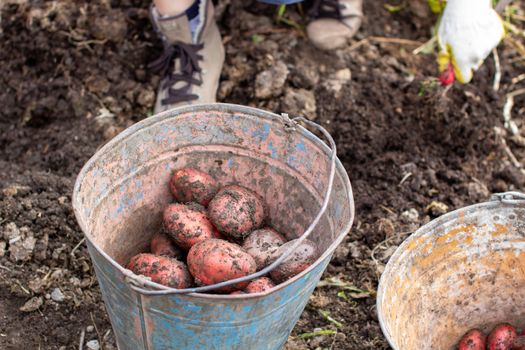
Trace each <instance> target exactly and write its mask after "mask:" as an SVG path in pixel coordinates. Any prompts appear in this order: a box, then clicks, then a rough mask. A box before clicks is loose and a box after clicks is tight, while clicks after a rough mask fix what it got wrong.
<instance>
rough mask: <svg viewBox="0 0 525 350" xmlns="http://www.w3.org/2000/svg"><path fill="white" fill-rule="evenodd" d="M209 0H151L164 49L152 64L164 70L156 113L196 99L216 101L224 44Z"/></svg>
mask: <svg viewBox="0 0 525 350" xmlns="http://www.w3.org/2000/svg"><path fill="white" fill-rule="evenodd" d="M213 15H214V8H213V4H212V2H211V0H154V1H153V6H152V8H151V19H152V22H153V26H154V28H155V30H156V31H157V33H158V34H159V35H160V37H161V38H162V39H163V42H164V52H163V53H162V56H161V57H159V59H158V60H156V61H155V62H152V64H151V67H152V68H153V69H155V70H157V71H159V72H163V73H164V74H165V76H164V78H163V79H162V81H161V84H160V87H159V90H158V93H157V102H156V104H155V110H154V112H155V113H159V112H163V111H165V110H168V109H171V108H174V107H178V106H181V105H188V104H195V103H212V102H215V99H216V94H217V89H218V85H219V78H220V75H221V70H222V65H223V63H224V47H223V45H222V40H221V35H220V33H219V29H218V28H217V24H216V23H215V20H214V16H213Z"/></svg>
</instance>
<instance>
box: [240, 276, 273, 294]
mask: <svg viewBox="0 0 525 350" xmlns="http://www.w3.org/2000/svg"><path fill="white" fill-rule="evenodd" d="M273 287H275V284H274V283H273V281H272V280H271V279H269V278H268V277H260V278H257V279H254V280H253V281H251V282H250V284H248V286H247V287H246V288H244V291H245V292H246V293H262V292H266V291H267V290H270V289H272V288H273Z"/></svg>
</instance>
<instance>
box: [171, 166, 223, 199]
mask: <svg viewBox="0 0 525 350" xmlns="http://www.w3.org/2000/svg"><path fill="white" fill-rule="evenodd" d="M170 190H171V193H172V194H173V196H174V197H175V199H176V200H177V201H179V202H182V203H187V202H196V203H199V204H200V205H204V206H207V205H208V203H210V201H211V199H212V198H213V197H214V196H215V194H216V193H217V190H218V185H217V181H215V179H213V178H212V177H211V176H210V175H208V174H206V173H203V172H202V171H199V170H196V169H192V168H184V169H179V170H177V171H175V172H174V173H173V176H172V177H171V180H170Z"/></svg>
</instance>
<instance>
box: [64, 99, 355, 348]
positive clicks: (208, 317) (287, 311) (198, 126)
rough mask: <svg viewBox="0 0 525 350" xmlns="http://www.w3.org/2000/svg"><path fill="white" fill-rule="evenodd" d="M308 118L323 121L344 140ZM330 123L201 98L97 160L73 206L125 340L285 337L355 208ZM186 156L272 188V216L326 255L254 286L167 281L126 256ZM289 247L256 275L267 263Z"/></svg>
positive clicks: (147, 343)
mask: <svg viewBox="0 0 525 350" xmlns="http://www.w3.org/2000/svg"><path fill="white" fill-rule="evenodd" d="M299 121H302V122H303V124H305V125H309V126H312V127H315V128H317V129H319V131H321V132H322V133H324V134H325V136H326V137H327V138H328V139H329V141H330V146H332V147H333V149H331V148H330V147H328V146H327V145H326V144H325V143H324V142H323V141H322V140H321V139H319V138H318V137H316V136H315V135H314V134H313V133H311V132H310V131H308V130H307V129H306V128H304V127H302V126H300V125H299V123H298V122H299ZM321 129H322V128H320V127H319V126H316V125H315V124H313V123H312V122H309V121H306V120H304V119H296V120H290V119H289V118H288V117H287V116H279V115H276V114H273V113H269V112H265V111H262V110H259V109H254V108H248V107H242V106H236V105H227V104H210V105H199V106H191V107H184V108H178V109H174V110H171V111H168V112H165V113H162V114H159V115H156V116H153V117H150V118H148V119H146V120H143V121H141V122H139V123H137V124H135V125H134V126H132V127H130V128H128V129H127V130H125V131H124V132H122V133H121V134H120V135H118V136H117V137H116V138H115V139H113V140H112V141H110V142H109V143H108V144H107V145H105V146H104V147H103V148H102V149H100V150H99V151H98V152H97V153H96V154H95V155H94V156H93V158H91V159H90V160H89V162H88V163H87V164H86V165H85V166H84V168H83V169H82V171H81V173H80V174H79V176H78V179H77V182H76V184H75V189H74V194H73V207H74V210H75V215H76V217H77V220H78V222H79V224H80V227H81V228H82V230H83V232H84V233H85V236H86V241H87V246H88V249H89V253H90V255H91V259H92V262H93V265H94V268H95V272H96V275H97V279H98V282H99V284H100V288H101V291H102V295H103V298H104V301H105V305H106V309H107V312H108V315H109V318H110V320H111V324H112V326H113V329H114V333H115V336H116V340H117V344H118V347H119V349H120V350H128V349H129V350H140V349H147V350H160V349H181V350H182V349H192V350H197V349H207V350H212V349H225V350H226V349H227V350H233V349H243V350H246V349H250V350H257V349H280V348H281V347H282V346H283V345H284V344H285V342H286V340H287V338H288V335H289V333H290V332H291V330H292V328H293V327H294V325H295V323H296V322H297V320H298V318H299V316H300V314H301V312H302V310H303V309H304V307H305V305H306V303H307V301H308V298H309V296H310V294H311V293H312V292H313V290H314V288H315V286H316V284H317V282H318V281H319V279H320V277H321V275H322V273H323V271H324V270H325V268H326V266H327V265H328V263H329V261H330V258H331V256H332V254H333V252H334V250H335V248H336V247H337V245H338V244H339V243H340V242H341V240H342V239H343V238H344V236H345V235H346V233H347V232H348V231H349V229H350V227H351V225H352V221H353V217H354V205H353V198H352V190H351V186H350V182H349V179H348V175H347V173H346V172H345V170H344V168H343V166H342V165H341V163H340V162H339V160H337V157H336V156H335V145H334V143H333V140H332V139H331V138H330V137H329V135H328V134H327V133H326V131H324V129H322V130H321ZM187 166H191V167H194V168H198V169H201V170H203V171H206V172H208V173H210V174H212V175H213V176H214V177H215V178H216V179H217V180H218V181H219V183H221V184H227V183H238V184H241V185H243V186H246V187H248V188H251V189H252V190H255V191H256V192H257V193H259V194H261V195H262V196H263V197H264V198H265V200H266V202H267V204H268V206H269V217H270V221H271V224H272V225H273V226H274V227H275V228H276V229H277V230H279V231H281V232H283V233H285V234H286V236H287V238H289V239H292V238H297V237H301V238H303V239H304V238H305V237H308V238H309V239H311V240H313V241H314V242H316V243H317V245H318V247H319V250H320V252H322V253H321V254H320V257H319V259H318V260H317V261H316V262H315V263H314V264H313V265H312V266H310V267H309V268H308V269H307V270H305V271H303V272H302V273H301V274H299V275H297V276H295V277H294V278H292V279H290V280H288V281H286V282H285V283H283V284H280V285H278V286H277V287H275V288H273V289H272V290H269V291H267V292H264V293H258V294H249V295H219V294H206V293H203V292H206V291H208V290H209V289H214V288H217V287H218V286H220V285H219V284H217V285H214V286H209V287H199V288H190V289H183V290H179V289H173V288H168V287H165V286H161V285H159V284H156V283H153V282H151V281H149V280H146V279H144V278H142V277H140V276H136V275H134V274H133V273H132V272H131V271H129V270H126V269H125V268H123V267H122V265H123V264H125V263H126V262H127V261H128V259H129V258H130V257H131V256H133V255H135V254H137V253H139V252H142V251H145V250H147V247H148V244H149V241H150V238H151V236H152V235H153V234H154V233H155V232H156V231H157V230H159V229H160V228H161V221H162V220H161V218H162V210H163V208H164V207H165V206H166V205H167V204H168V203H170V202H171V201H172V197H171V195H170V192H169V189H168V186H167V184H168V181H169V178H170V175H171V174H172V172H173V170H174V169H177V168H182V167H187ZM290 252H291V251H289V252H286V253H285V254H284V255H283V256H281V258H280V259H278V260H277V261H275V262H274V263H273V264H272V265H271V266H269V267H267V268H266V269H265V270H262V271H260V272H259V273H258V274H254V275H250V276H248V278H255V277H257V275H260V274H262V273H267V272H268V271H269V270H271V269H272V268H274V267H275V266H276V265H278V264H279V263H280V261H282V259H283V258H285V255H287V254H289V253H290ZM234 281H238V280H234ZM229 282H232V283H235V282H233V281H229ZM229 282H223V284H224V283H226V284H227V283H229Z"/></svg>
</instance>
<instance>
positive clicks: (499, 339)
mask: <svg viewBox="0 0 525 350" xmlns="http://www.w3.org/2000/svg"><path fill="white" fill-rule="evenodd" d="M516 337H517V334H516V328H514V327H513V326H512V325H510V324H508V323H502V324H500V325H497V326H496V328H494V329H493V330H492V332H490V334H489V337H488V339H487V349H488V350H511V349H512V347H511V346H512V343H513V342H514V340H515V339H516Z"/></svg>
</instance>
